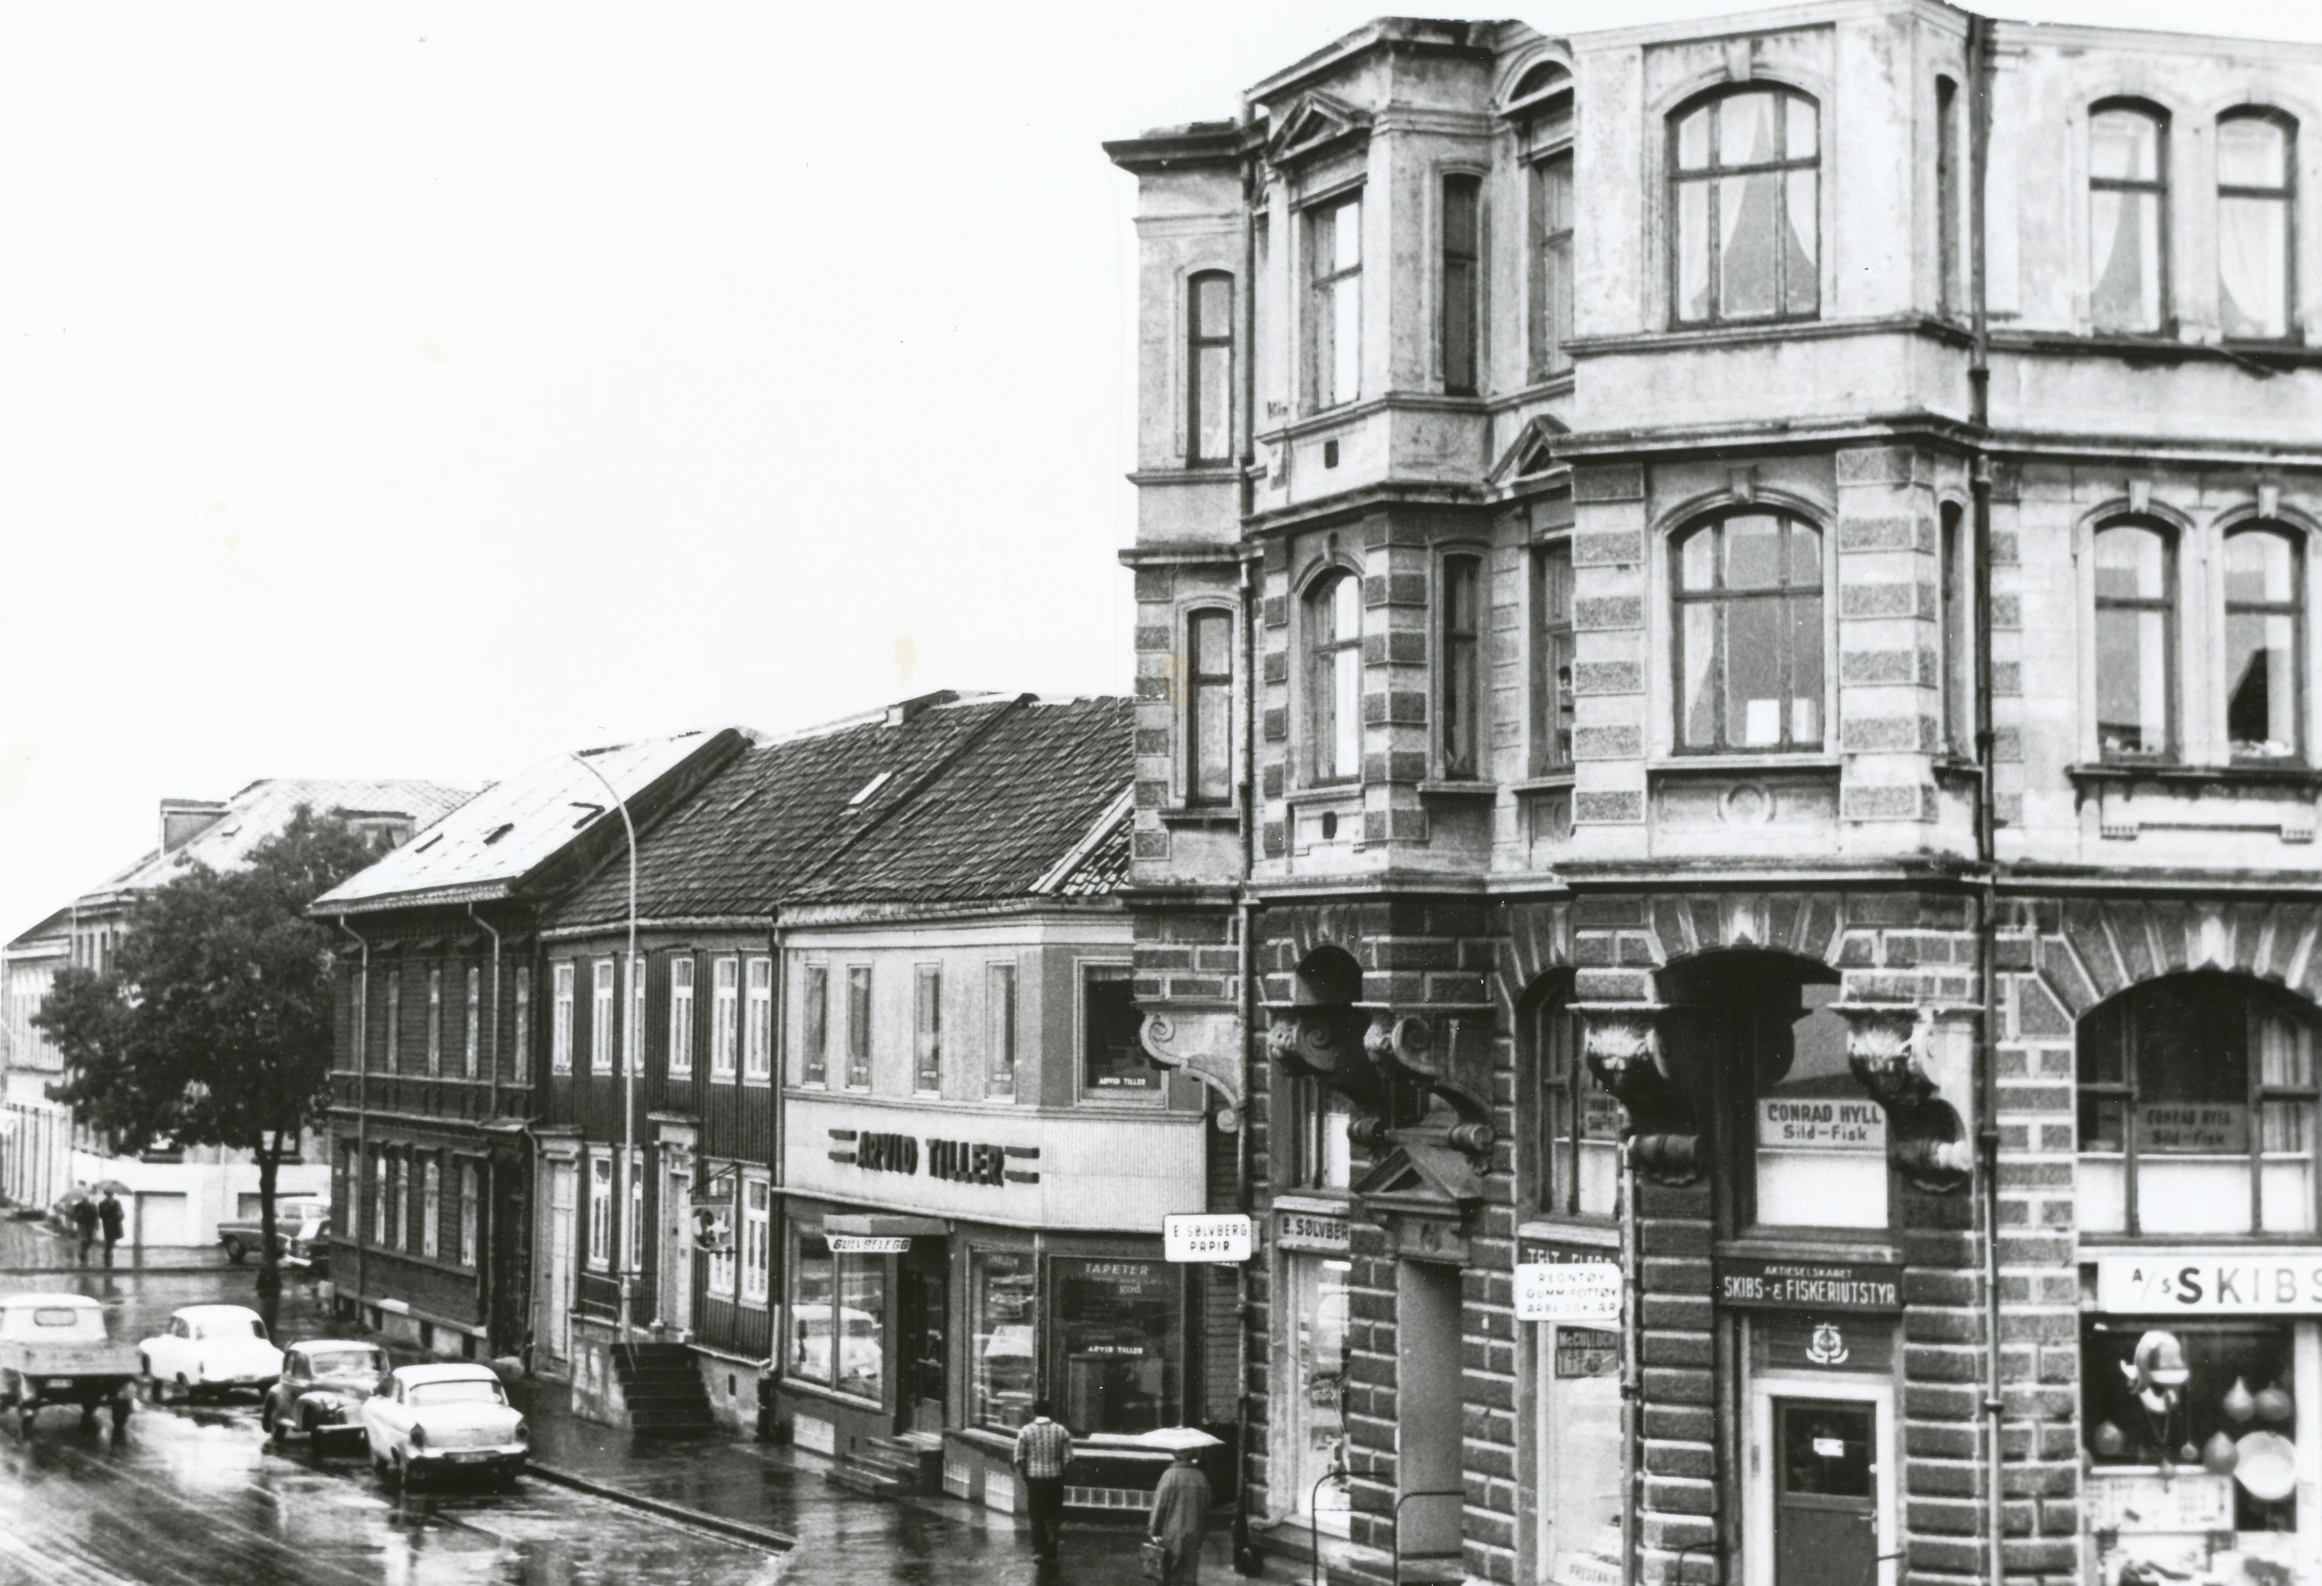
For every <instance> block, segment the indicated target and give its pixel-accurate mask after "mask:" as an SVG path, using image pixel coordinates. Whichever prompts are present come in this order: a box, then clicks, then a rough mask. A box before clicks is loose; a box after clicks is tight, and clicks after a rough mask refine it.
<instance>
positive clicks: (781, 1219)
mask: <svg viewBox="0 0 2322 1586" xmlns="http://www.w3.org/2000/svg"><path fill="white" fill-rule="evenodd" d="M769 915H770V917H769V918H768V920H767V923H766V951H767V952H768V953H769V954H770V955H772V957H773V960H774V962H773V966H772V969H771V971H770V972H771V974H772V975H773V978H774V987H773V990H774V1006H773V1009H772V1013H771V1017H772V1018H773V1020H774V1029H773V1032H772V1034H771V1035H770V1036H769V1037H768V1040H767V1045H768V1048H769V1050H768V1052H767V1054H766V1056H767V1061H768V1062H770V1063H772V1064H773V1065H774V1072H773V1073H772V1074H770V1075H768V1076H767V1078H768V1080H769V1081H770V1084H769V1086H768V1089H769V1091H770V1092H771V1095H772V1100H773V1103H774V1141H773V1144H772V1145H771V1146H770V1147H769V1148H768V1150H767V1152H766V1155H767V1158H768V1160H767V1163H766V1180H767V1188H766V1197H767V1200H768V1202H769V1203H770V1204H769V1205H768V1206H767V1208H766V1215H767V1217H768V1218H769V1219H770V1220H769V1222H768V1224H767V1229H766V1247H767V1248H766V1304H767V1309H768V1311H769V1312H770V1313H771V1315H772V1318H773V1326H772V1327H771V1328H769V1329H768V1330H767V1334H766V1364H765V1365H764V1366H763V1367H761V1368H760V1370H761V1371H762V1372H771V1371H773V1370H774V1362H775V1361H776V1360H778V1359H780V1358H781V1354H782V1329H783V1327H784V1326H785V1325H786V1324H787V1323H788V1322H789V1319H790V1318H789V1315H788V1313H787V1312H785V1311H784V1309H783V1302H784V1297H785V1296H787V1295H788V1294H789V1293H790V1277H789V1273H788V1271H787V1269H785V1268H784V1266H783V1261H784V1260H785V1259H786V1257H787V1256H788V1254H789V1241H788V1240H787V1239H785V1238H783V1237H780V1230H782V1229H783V1228H786V1227H788V1226H789V1220H790V1197H789V1195H788V1194H787V1193H786V1191H785V1186H786V1185H787V1184H788V1182H789V1175H790V1150H789V1143H788V1141H787V1140H786V1139H785V1138H784V1131H785V1130H787V1129H788V1128H789V1126H790V1118H789V1111H790V1103H789V1102H788V1101H787V1100H786V1099H785V1098H784V1097H783V1094H782V1088H783V1086H784V1085H785V1084H787V1083H788V1082H789V1075H790V1064H789V1060H788V1059H787V1058H786V1057H785V1056H784V1055H783V1051H782V1032H783V1030H784V1029H785V1028H786V1026H785V1024H784V1021H783V1015H784V1010H785V1006H786V1002H785V999H786V997H787V995H788V992H787V981H786V980H785V978H784V970H783V963H782V906H781V905H780V904H779V903H777V904H774V905H772V906H771V908H770V910H769ZM701 1117H702V1132H703V1133H704V1134H705V1135H706V1134H707V1133H708V1132H709V1119H710V1110H709V1109H708V1108H707V1107H703V1108H702V1109H701ZM707 1143H708V1142H707V1141H706V1140H705V1141H703V1142H702V1144H703V1145H704V1146H706V1145H707ZM701 1152H702V1147H701V1146H697V1147H696V1148H695V1160H696V1161H697V1162H699V1163H700V1164H701V1167H697V1168H696V1169H695V1171H696V1172H699V1171H701V1168H702V1167H706V1166H707V1165H708V1162H707V1158H706V1157H704V1156H703V1155H702V1154H701ZM735 1182H736V1190H735V1209H736V1211H737V1212H739V1210H740V1197H741V1194H742V1191H741V1190H740V1188H739V1184H740V1173H739V1172H738V1171H737V1172H736V1174H735ZM740 1221H741V1219H740V1217H739V1216H738V1215H737V1216H736V1217H734V1218H732V1219H729V1222H730V1223H732V1224H735V1225H738V1224H739V1223H740ZM738 1231H739V1229H738V1227H729V1228H728V1230H727V1232H728V1235H729V1236H731V1235H732V1234H733V1233H735V1232H738ZM740 1277H741V1274H740V1272H739V1271H738V1270H737V1271H736V1273H735V1282H736V1286H737V1288H738V1287H739V1285H740ZM694 1293H695V1299H694V1304H695V1306H696V1307H697V1308H698V1307H699V1306H700V1304H701V1300H700V1290H698V1289H696V1290H695V1291H694ZM944 1325H945V1326H946V1327H948V1326H950V1325H951V1318H950V1317H948V1316H946V1317H945V1318H944ZM947 1391H948V1390H947ZM948 1412H949V1407H948V1406H946V1413H948ZM765 1435H766V1429H765V1428H763V1427H761V1428H759V1436H760V1437H761V1438H763V1437H764V1436H765Z"/></svg>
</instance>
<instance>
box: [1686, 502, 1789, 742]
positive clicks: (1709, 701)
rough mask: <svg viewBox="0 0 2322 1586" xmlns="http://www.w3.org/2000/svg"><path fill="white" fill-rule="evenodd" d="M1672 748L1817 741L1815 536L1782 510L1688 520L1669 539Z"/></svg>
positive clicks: (1738, 513)
mask: <svg viewBox="0 0 2322 1586" xmlns="http://www.w3.org/2000/svg"><path fill="white" fill-rule="evenodd" d="M1674 562H1675V570H1674V571H1675V576H1674V585H1675V595H1676V605H1677V611H1676V629H1677V674H1678V699H1677V747H1678V748H1679V749H1680V750H1681V751H1687V752H1692V753H1717V752H1721V751H1723V752H1741V753H1771V752H1778V751H1782V750H1792V749H1818V748H1820V747H1821V746H1822V714H1823V711H1822V694H1823V670H1824V669H1823V645H1824V640H1823V627H1822V534H1821V531H1820V530H1818V529H1816V528H1815V527H1814V526H1813V525H1812V524H1810V523H1806V522H1803V521H1801V520H1800V519H1798V518H1794V517H1791V516H1790V515H1789V514H1787V513H1781V512H1737V513H1733V514H1731V515H1729V516H1726V517H1722V518H1712V519H1710V520H1709V521H1708V522H1706V523H1700V524H1696V525H1695V526H1694V527H1692V528H1690V529H1687V530H1686V531H1684V532H1683V533H1682V534H1680V535H1679V536H1678V537H1677V540H1676V543H1675V546H1674Z"/></svg>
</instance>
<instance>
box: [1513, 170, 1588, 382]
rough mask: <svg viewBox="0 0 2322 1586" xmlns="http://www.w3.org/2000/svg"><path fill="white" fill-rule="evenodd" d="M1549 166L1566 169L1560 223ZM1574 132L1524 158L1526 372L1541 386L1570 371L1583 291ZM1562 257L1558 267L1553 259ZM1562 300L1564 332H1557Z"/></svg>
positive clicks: (1528, 380)
mask: <svg viewBox="0 0 2322 1586" xmlns="http://www.w3.org/2000/svg"><path fill="white" fill-rule="evenodd" d="M1551 168H1554V169H1556V170H1560V171H1561V172H1562V173H1563V187H1564V213H1563V216H1562V224H1561V225H1553V224H1551V222H1552V220H1553V219H1554V218H1555V217H1553V216H1551V214H1550V213H1549V209H1550V206H1549V202H1548V199H1549V190H1550V189H1551V188H1552V187H1553V186H1554V185H1555V180H1554V177H1553V176H1552V174H1551ZM1574 174H1575V166H1574V162H1573V153H1572V136H1571V133H1570V132H1569V131H1567V132H1566V133H1565V134H1564V135H1563V136H1562V137H1561V138H1560V139H1559V140H1558V141H1556V142H1555V143H1553V144H1551V145H1550V146H1549V147H1547V148H1545V149H1543V150H1542V151H1541V152H1539V153H1538V154H1536V155H1535V156H1533V157H1532V158H1530V159H1527V160H1526V161H1525V162H1524V192H1525V205H1526V210H1527V214H1526V224H1525V231H1524V318H1525V339H1524V372H1525V377H1526V381H1527V383H1528V384H1531V385H1542V384H1545V383H1546V382H1548V381H1550V380H1555V379H1560V378H1562V377H1564V376H1566V375H1569V374H1570V373H1571V372H1572V353H1571V350H1570V344H1571V340H1572V335H1571V332H1572V318H1573V313H1574V309H1575V306H1576V305H1577V303H1578V301H1579V293H1578V291H1577V290H1576V288H1575V283H1574V279H1573V268H1572V267H1573V260H1574V254H1575V252H1576V250H1577V248H1578V243H1579V237H1578V233H1579V226H1578V216H1577V215H1576V213H1575V211H1576V209H1577V208H1578V205H1577V204H1576V203H1575V201H1574V200H1575V191H1574V183H1573V177H1574ZM1556 258H1561V259H1562V261H1563V262H1562V264H1561V266H1560V267H1558V268H1555V269H1551V268H1550V261H1551V260H1552V259H1556ZM1560 298H1561V305H1562V310H1563V312H1562V319H1563V333H1562V334H1559V333H1558V330H1557V319H1558V312H1557V311H1558V306H1559V299H1560Z"/></svg>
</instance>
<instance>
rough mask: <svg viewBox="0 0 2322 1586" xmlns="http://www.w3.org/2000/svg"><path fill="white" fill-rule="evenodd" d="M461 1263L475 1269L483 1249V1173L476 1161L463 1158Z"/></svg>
mask: <svg viewBox="0 0 2322 1586" xmlns="http://www.w3.org/2000/svg"><path fill="white" fill-rule="evenodd" d="M459 1194H460V1224H459V1235H460V1243H459V1264H460V1265H461V1266H463V1267H466V1268H467V1269H468V1270H469V1271H471V1272H472V1271H474V1270H475V1267H476V1261H477V1258H478V1255H479V1253H480V1252H481V1249H482V1229H483V1175H482V1174H481V1173H480V1172H478V1170H477V1167H476V1164H475V1162H473V1161H472V1160H463V1161H462V1162H461V1163H460V1173H459Z"/></svg>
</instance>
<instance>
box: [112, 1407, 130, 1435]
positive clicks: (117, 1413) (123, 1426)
mask: <svg viewBox="0 0 2322 1586" xmlns="http://www.w3.org/2000/svg"><path fill="white" fill-rule="evenodd" d="M128 1429H129V1401H128V1400H127V1399H115V1400H114V1401H113V1435H114V1436H115V1437H119V1436H120V1435H121V1434H122V1433H123V1432H125V1431H127V1430H128Z"/></svg>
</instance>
